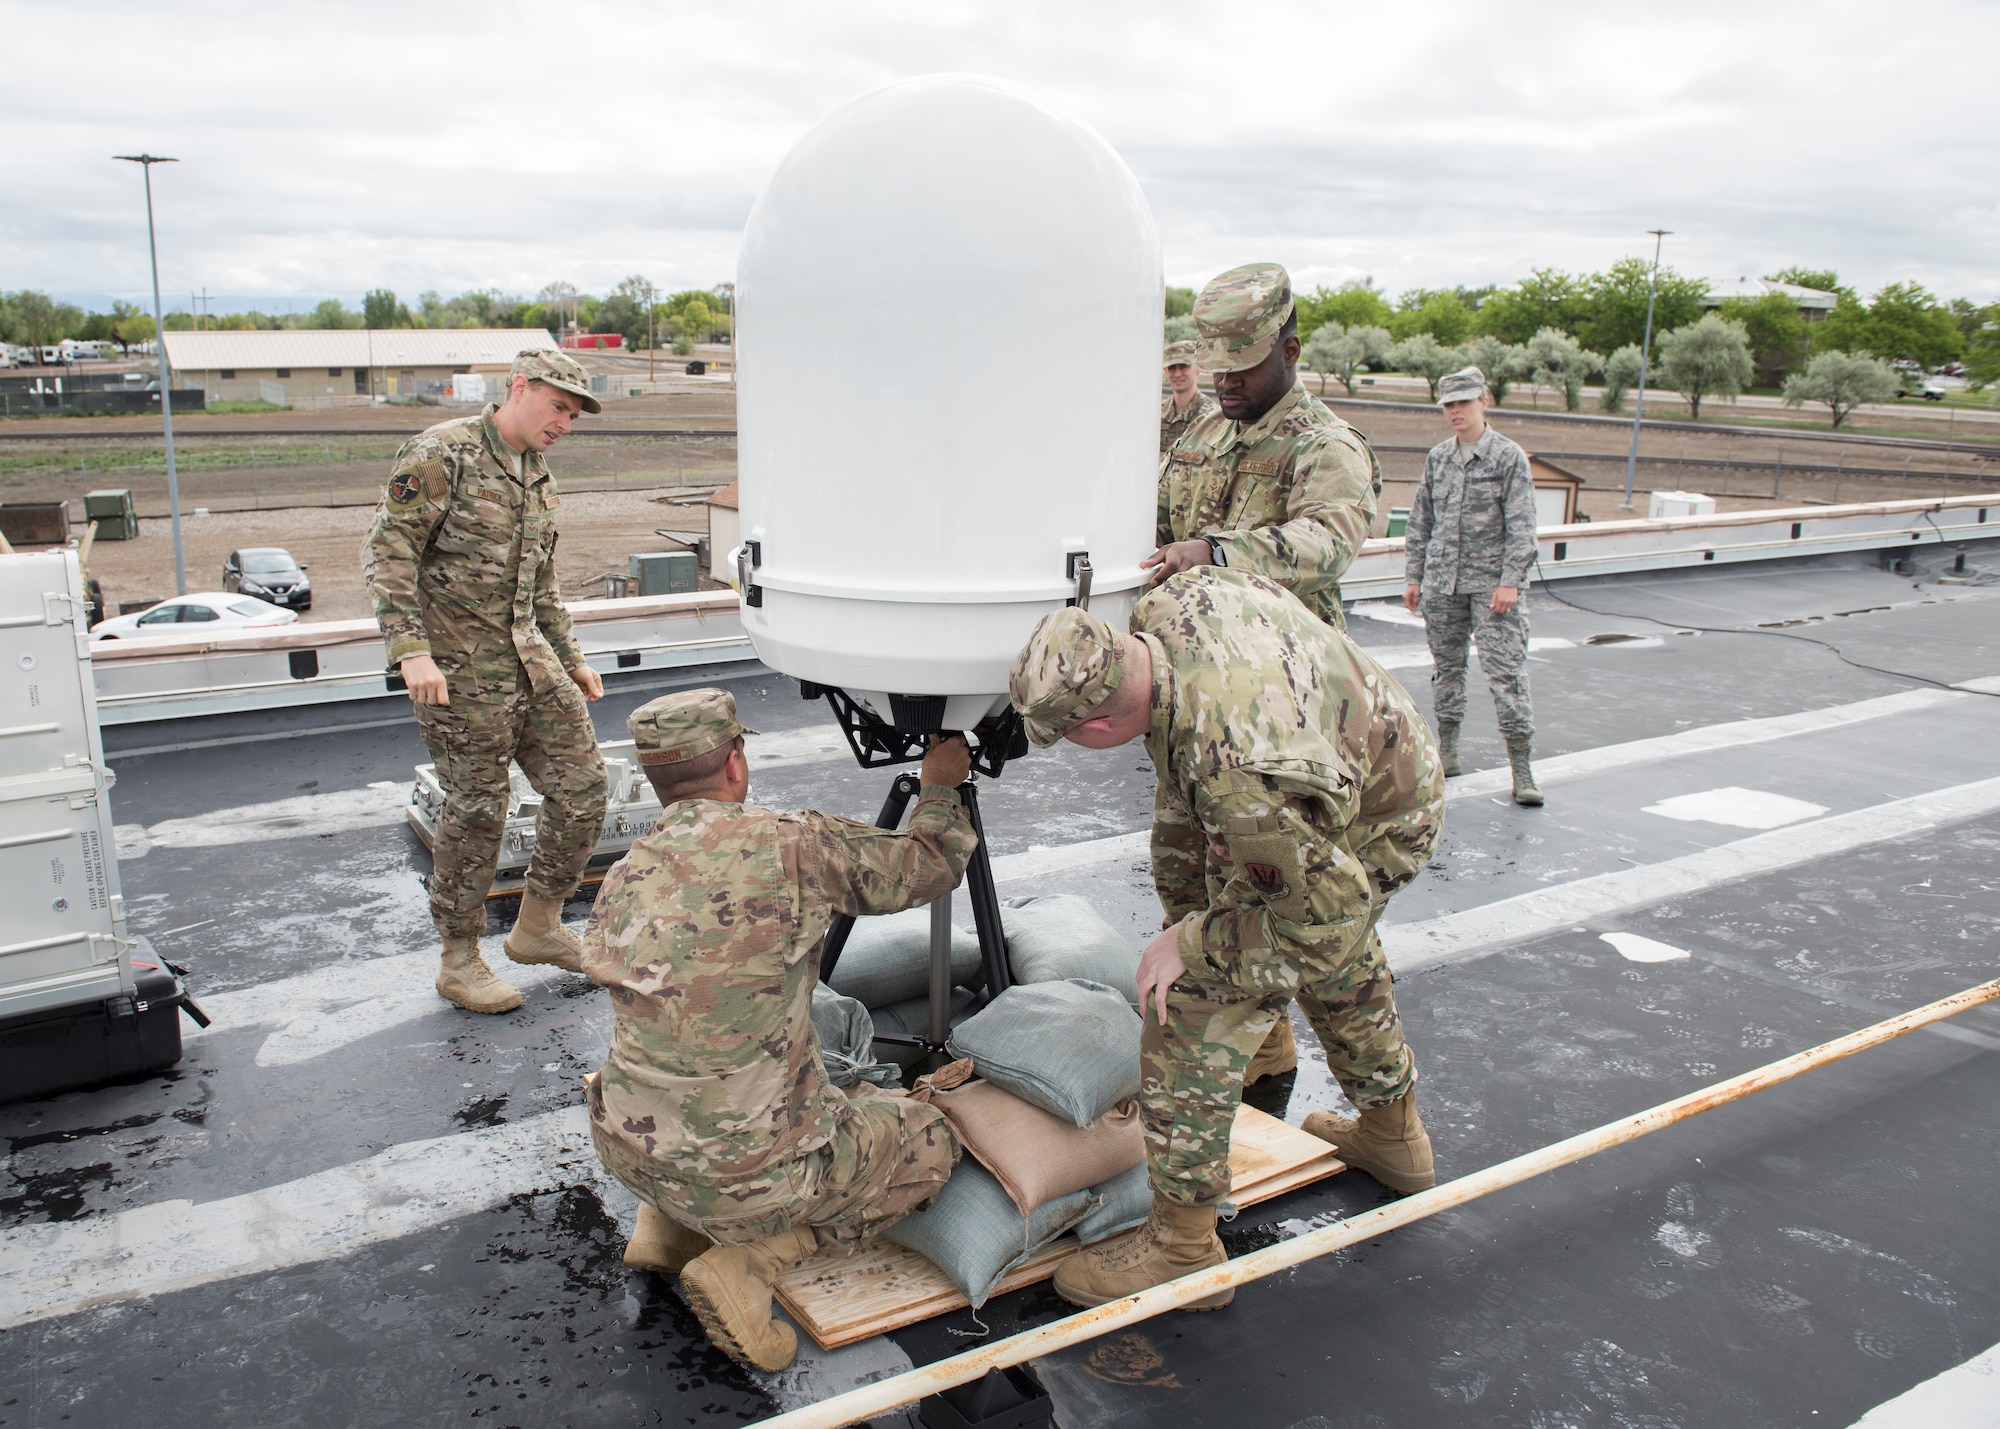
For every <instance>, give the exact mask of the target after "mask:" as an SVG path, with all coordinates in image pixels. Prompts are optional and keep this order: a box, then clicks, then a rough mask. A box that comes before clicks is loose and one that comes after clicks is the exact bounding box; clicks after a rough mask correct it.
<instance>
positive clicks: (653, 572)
mask: <svg viewBox="0 0 2000 1429" xmlns="http://www.w3.org/2000/svg"><path fill="white" fill-rule="evenodd" d="M632 582H633V584H634V586H635V587H636V589H635V590H634V591H633V592H632V593H633V594H634V595H679V594H681V593H683V592H685V591H691V590H697V589H699V588H700V585H701V580H700V560H699V558H698V557H697V556H696V555H695V553H694V552H693V551H654V552H651V553H650V554H647V555H643V556H634V557H632Z"/></svg>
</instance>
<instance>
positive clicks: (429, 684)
mask: <svg viewBox="0 0 2000 1429" xmlns="http://www.w3.org/2000/svg"><path fill="white" fill-rule="evenodd" d="M396 668H397V669H398V670H399V671H401V672H402V676H403V684H404V685H405V686H407V687H408V688H409V691H410V703H411V704H413V705H448V704H450V703H451V691H450V689H449V688H447V687H446V685H445V682H444V671H442V670H440V669H439V668H438V667H437V661H435V660H433V659H431V657H430V656H428V655H405V656H404V657H403V659H402V663H401V664H399V665H397V667H396Z"/></svg>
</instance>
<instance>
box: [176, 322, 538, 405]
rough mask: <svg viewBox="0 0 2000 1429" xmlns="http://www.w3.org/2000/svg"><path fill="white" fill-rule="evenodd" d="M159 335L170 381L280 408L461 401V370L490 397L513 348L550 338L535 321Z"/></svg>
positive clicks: (214, 396)
mask: <svg viewBox="0 0 2000 1429" xmlns="http://www.w3.org/2000/svg"><path fill="white" fill-rule="evenodd" d="M166 342H167V365H168V366H169V367H171V368H172V369H173V384H174V386H175V387H176V388H180V389H186V388H190V387H199V388H201V389H202V391H203V392H205V393H206V394H207V400H208V401H210V402H254V401H258V400H260V399H261V400H263V401H266V402H270V403H272V404H273V405H274V406H280V407H345V406H352V405H365V404H366V403H369V402H372V401H374V400H376V399H377V398H388V397H396V398H402V399H405V400H408V399H411V398H416V397H426V396H427V397H435V398H438V399H441V400H452V399H453V398H454V396H456V398H457V400H461V401H464V400H469V399H470V394H468V393H465V392H461V391H457V390H456V389H455V388H454V384H453V383H452V379H453V378H454V377H456V376H458V375H459V374H461V373H469V374H473V375H475V376H483V377H485V379H486V383H485V386H486V396H487V397H488V398H497V397H498V396H499V389H500V388H501V387H503V386H504V385H505V378H506V375H507V371H508V369H509V368H510V367H512V366H513V363H514V358H515V356H516V354H518V353H521V352H523V351H526V350H528V349H530V348H552V347H554V346H555V345H556V342H555V339H554V338H552V337H550V336H549V334H548V332H547V330H546V329H544V328H538V327H534V328H392V329H388V330H370V329H366V328H294V329H280V330H277V331H258V332H169V333H168V334H167V335H166ZM458 386H459V387H476V386H477V384H458Z"/></svg>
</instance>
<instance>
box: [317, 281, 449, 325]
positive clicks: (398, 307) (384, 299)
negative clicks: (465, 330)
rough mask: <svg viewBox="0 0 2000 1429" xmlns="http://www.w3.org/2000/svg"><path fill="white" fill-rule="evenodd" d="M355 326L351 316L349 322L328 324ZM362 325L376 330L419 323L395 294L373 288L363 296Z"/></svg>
mask: <svg viewBox="0 0 2000 1429" xmlns="http://www.w3.org/2000/svg"><path fill="white" fill-rule="evenodd" d="M429 296H430V297H432V298H435V297H436V296H437V294H436V293H432V294H430V295H429ZM325 306H326V304H325V303H321V304H320V307H321V308H324V307H325ZM354 325H355V324H354V322H353V321H352V315H351V314H349V315H348V320H347V321H343V322H341V323H338V324H334V323H329V324H327V326H329V327H334V326H339V327H353V326H354ZM360 325H361V326H362V327H366V328H376V329H381V328H395V327H415V326H416V325H417V321H416V319H415V318H413V317H411V316H410V310H409V309H408V308H406V307H404V306H403V305H402V304H401V303H399V302H397V301H396V295H395V294H394V293H392V292H390V291H389V290H388V289H387V288H371V289H370V290H369V291H368V292H366V293H363V294H362V295H361V323H360Z"/></svg>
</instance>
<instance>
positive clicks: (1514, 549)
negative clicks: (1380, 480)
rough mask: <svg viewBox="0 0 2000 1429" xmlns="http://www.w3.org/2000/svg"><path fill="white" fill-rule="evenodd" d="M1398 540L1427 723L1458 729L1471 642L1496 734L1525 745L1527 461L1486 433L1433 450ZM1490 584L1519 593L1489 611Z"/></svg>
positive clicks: (1530, 555) (1531, 519)
mask: <svg viewBox="0 0 2000 1429" xmlns="http://www.w3.org/2000/svg"><path fill="white" fill-rule="evenodd" d="M1439 395H1440V397H1441V398H1443V397H1445V396H1447V394H1446V393H1445V392H1444V391H1442V390H1440V393H1439ZM1474 395H1477V394H1474ZM1405 541H1406V543H1407V544H1406V545H1405V547H1404V550H1405V555H1404V571H1405V579H1406V581H1407V582H1408V583H1409V584H1410V585H1413V586H1417V587H1419V588H1420V589H1421V591H1422V596H1421V599H1420V601H1419V607H1420V609H1421V610H1422V612H1423V617H1424V634H1425V636H1426V638H1427V639H1428V640H1429V641H1430V647H1431V660H1432V669H1431V710H1432V714H1433V716H1434V717H1435V718H1436V719H1437V720H1438V722H1439V723H1440V724H1460V723H1462V722H1463V721H1464V719H1465V659H1466V649H1467V646H1468V644H1469V643H1470V642H1472V641H1477V642H1478V645H1479V664H1480V666H1481V668H1483V669H1484V670H1485V671H1486V683H1487V685H1488V687H1489V688H1490V689H1491V690H1492V691H1493V707H1494V710H1495V711H1496V712H1497V713H1498V715H1499V723H1500V733H1501V734H1502V735H1504V736H1505V737H1506V738H1507V739H1509V740H1518V739H1527V738H1529V737H1530V736H1531V735H1533V734H1534V732H1535V715H1534V708H1533V706H1532V705H1531V704H1530V702H1529V698H1528V600H1527V582H1528V571H1529V568H1530V567H1531V566H1532V565H1533V564H1534V561H1535V480H1534V476H1533V475H1532V474H1531V473H1530V471H1529V470H1528V454H1527V453H1526V452H1524V451H1522V450H1521V448H1520V447H1519V446H1517V445H1515V444H1514V443H1513V442H1511V441H1509V440H1508V439H1507V438H1505V437H1503V436H1501V435H1500V434H1499V433H1498V432H1496V431H1494V430H1493V428H1492V427H1490V426H1489V427H1488V428H1487V429H1486V433H1485V435H1484V436H1482V437H1480V439H1479V440H1478V441H1476V442H1474V443H1473V444H1472V446H1471V448H1470V449H1469V450H1465V451H1461V450H1460V447H1459V443H1458V438H1457V437H1447V438H1446V439H1445V440H1444V441H1441V442H1439V443H1438V444H1437V445H1436V446H1434V447H1432V448H1431V450H1430V455H1429V456H1427V457H1425V458H1424V475H1423V479H1422V480H1421V481H1419V482H1418V483H1417V494H1416V498H1415V499H1414V500H1413V501H1412V502H1411V503H1410V522H1409V528H1408V530H1407V531H1406V532H1405ZM1499 586H1513V587H1514V588H1515V589H1516V590H1518V591H1520V592H1521V599H1520V600H1519V601H1517V602H1516V603H1515V605H1514V608H1513V609H1512V610H1510V611H1508V612H1507V613H1506V614H1505V615H1495V614H1494V613H1493V592H1494V590H1495V588H1497V587H1499Z"/></svg>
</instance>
